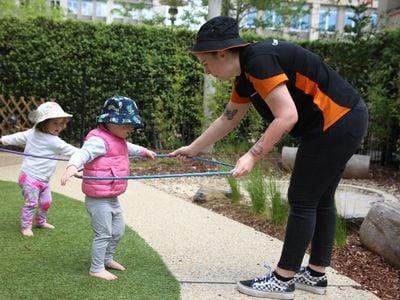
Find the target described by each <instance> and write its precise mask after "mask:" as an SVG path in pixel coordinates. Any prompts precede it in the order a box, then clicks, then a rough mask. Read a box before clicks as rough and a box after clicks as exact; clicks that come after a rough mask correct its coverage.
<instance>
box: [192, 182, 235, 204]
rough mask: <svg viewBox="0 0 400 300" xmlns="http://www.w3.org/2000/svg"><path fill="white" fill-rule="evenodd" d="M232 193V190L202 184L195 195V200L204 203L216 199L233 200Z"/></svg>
mask: <svg viewBox="0 0 400 300" xmlns="http://www.w3.org/2000/svg"><path fill="white" fill-rule="evenodd" d="M231 195H232V193H231V191H227V190H221V189H215V188H208V187H204V186H201V187H200V189H199V190H198V191H197V192H196V194H195V195H194V196H193V201H194V202H197V203H204V202H207V201H210V200H214V199H225V200H227V201H231V200H230V197H231Z"/></svg>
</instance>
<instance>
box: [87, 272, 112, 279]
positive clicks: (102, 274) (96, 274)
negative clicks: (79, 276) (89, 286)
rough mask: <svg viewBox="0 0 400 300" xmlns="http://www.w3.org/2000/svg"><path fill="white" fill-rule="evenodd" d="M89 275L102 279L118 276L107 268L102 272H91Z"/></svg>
mask: <svg viewBox="0 0 400 300" xmlns="http://www.w3.org/2000/svg"><path fill="white" fill-rule="evenodd" d="M89 275H90V276H92V277H96V278H100V279H104V280H114V279H117V278H118V277H117V276H115V275H114V274H112V273H110V272H108V271H107V270H103V271H100V272H89Z"/></svg>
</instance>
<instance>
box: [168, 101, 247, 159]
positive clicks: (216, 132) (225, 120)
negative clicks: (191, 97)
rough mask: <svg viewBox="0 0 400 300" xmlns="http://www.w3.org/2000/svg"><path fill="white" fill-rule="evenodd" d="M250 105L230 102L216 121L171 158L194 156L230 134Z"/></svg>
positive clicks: (173, 153) (176, 151)
mask: <svg viewBox="0 0 400 300" xmlns="http://www.w3.org/2000/svg"><path fill="white" fill-rule="evenodd" d="M249 106H250V104H249V103H245V104H241V103H240V104H239V103H234V102H232V101H230V102H229V103H228V105H227V106H226V108H225V110H224V112H223V114H222V115H221V116H220V117H219V118H218V119H216V120H215V121H214V122H213V123H212V124H211V125H210V126H209V127H208V128H207V129H206V130H205V131H204V132H203V133H202V134H201V135H200V136H199V137H198V138H197V139H195V140H194V141H193V142H192V143H191V144H190V145H189V146H185V147H181V148H179V149H177V150H175V151H174V152H172V153H171V155H173V156H180V155H182V156H188V157H191V156H195V155H197V154H198V153H199V152H200V151H202V150H203V149H205V148H207V147H208V146H211V145H212V144H214V143H215V142H217V141H219V140H220V139H222V138H223V137H224V136H226V135H227V134H228V133H230V132H231V131H232V130H233V129H234V128H235V127H236V126H237V125H238V124H239V122H240V120H242V118H243V117H244V115H245V114H246V112H247V110H248V109H249Z"/></svg>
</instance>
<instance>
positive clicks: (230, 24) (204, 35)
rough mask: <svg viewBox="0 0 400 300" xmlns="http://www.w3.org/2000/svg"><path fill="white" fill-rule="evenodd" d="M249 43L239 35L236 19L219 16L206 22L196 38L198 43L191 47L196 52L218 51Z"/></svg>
mask: <svg viewBox="0 0 400 300" xmlns="http://www.w3.org/2000/svg"><path fill="white" fill-rule="evenodd" d="M248 44H249V43H248V42H246V41H245V40H244V39H242V38H241V37H240V36H239V27H238V24H237V22H236V20H235V19H233V18H231V17H225V16H219V17H215V18H212V19H210V20H208V21H207V22H206V23H204V24H203V25H202V26H201V27H200V29H199V31H198V33H197V38H196V44H195V45H194V46H193V47H192V48H190V51H192V52H194V53H201V52H216V51H222V50H227V49H231V48H236V47H244V46H246V45H248Z"/></svg>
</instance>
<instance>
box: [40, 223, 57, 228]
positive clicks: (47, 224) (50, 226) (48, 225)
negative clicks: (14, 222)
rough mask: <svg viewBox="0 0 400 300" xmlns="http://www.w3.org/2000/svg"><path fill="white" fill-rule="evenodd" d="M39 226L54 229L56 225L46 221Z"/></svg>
mask: <svg viewBox="0 0 400 300" xmlns="http://www.w3.org/2000/svg"><path fill="white" fill-rule="evenodd" d="M37 228H42V229H54V228H55V227H54V225H51V224H49V223H44V224H42V225H38V226H37Z"/></svg>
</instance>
